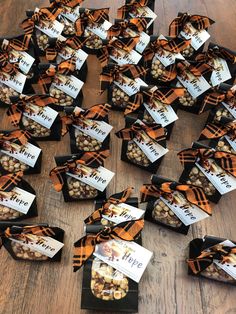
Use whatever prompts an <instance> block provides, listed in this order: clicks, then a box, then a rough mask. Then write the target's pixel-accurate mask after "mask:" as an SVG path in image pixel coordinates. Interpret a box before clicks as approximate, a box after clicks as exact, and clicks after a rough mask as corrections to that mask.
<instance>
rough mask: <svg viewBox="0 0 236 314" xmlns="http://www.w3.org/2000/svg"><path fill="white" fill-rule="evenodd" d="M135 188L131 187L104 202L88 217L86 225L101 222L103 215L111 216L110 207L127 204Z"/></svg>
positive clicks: (85, 221)
mask: <svg viewBox="0 0 236 314" xmlns="http://www.w3.org/2000/svg"><path fill="white" fill-rule="evenodd" d="M132 190H133V188H132V187H129V188H127V189H125V190H124V191H122V192H120V193H116V194H113V195H111V196H110V197H109V198H108V199H107V200H106V201H104V203H103V205H102V207H101V208H99V209H97V210H95V211H94V212H93V213H92V214H91V215H90V216H88V217H87V218H86V219H85V220H84V223H85V224H87V225H92V224H94V223H95V222H96V221H100V220H101V219H102V215H106V214H110V213H111V210H110V209H109V207H110V206H111V205H118V204H121V203H125V202H126V200H127V199H128V198H129V197H130V194H131V193H132Z"/></svg>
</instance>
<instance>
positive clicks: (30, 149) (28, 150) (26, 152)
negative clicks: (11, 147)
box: [1, 143, 42, 168]
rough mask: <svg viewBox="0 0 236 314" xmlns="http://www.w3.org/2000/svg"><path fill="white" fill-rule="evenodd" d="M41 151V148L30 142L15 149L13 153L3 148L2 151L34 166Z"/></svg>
mask: <svg viewBox="0 0 236 314" xmlns="http://www.w3.org/2000/svg"><path fill="white" fill-rule="evenodd" d="M41 151H42V150H41V149H40V148H38V147H37V146H34V145H32V144H30V143H27V144H25V145H22V146H21V148H20V149H19V150H15V151H14V152H13V153H12V152H10V151H7V150H3V149H2V150H1V152H2V153H4V154H6V155H8V156H11V157H14V158H16V159H17V160H19V161H21V162H23V163H24V164H26V165H28V166H30V167H32V168H33V167H34V166H35V164H36V162H37V160H38V158H39V155H40V153H41Z"/></svg>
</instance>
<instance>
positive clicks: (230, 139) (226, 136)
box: [225, 135, 236, 151]
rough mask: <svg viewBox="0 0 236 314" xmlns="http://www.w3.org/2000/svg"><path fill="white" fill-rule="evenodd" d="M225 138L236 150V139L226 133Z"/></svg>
mask: <svg viewBox="0 0 236 314" xmlns="http://www.w3.org/2000/svg"><path fill="white" fill-rule="evenodd" d="M225 139H226V141H227V142H228V143H229V145H230V146H231V147H232V148H233V150H235V151H236V140H235V139H232V138H230V137H229V136H228V135H225Z"/></svg>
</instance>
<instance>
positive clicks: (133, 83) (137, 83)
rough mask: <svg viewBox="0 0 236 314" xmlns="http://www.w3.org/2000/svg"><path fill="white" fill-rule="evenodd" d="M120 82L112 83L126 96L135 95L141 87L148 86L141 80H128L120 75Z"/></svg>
mask: <svg viewBox="0 0 236 314" xmlns="http://www.w3.org/2000/svg"><path fill="white" fill-rule="evenodd" d="M120 76H121V80H119V81H114V84H115V85H117V86H118V87H119V88H120V89H122V90H123V91H124V92H125V93H126V94H127V95H128V96H132V95H134V94H137V93H138V92H139V91H140V87H141V86H148V85H147V84H146V83H145V82H144V81H143V80H142V79H141V78H139V77H138V78H136V79H130V78H129V77H127V76H125V75H123V74H120Z"/></svg>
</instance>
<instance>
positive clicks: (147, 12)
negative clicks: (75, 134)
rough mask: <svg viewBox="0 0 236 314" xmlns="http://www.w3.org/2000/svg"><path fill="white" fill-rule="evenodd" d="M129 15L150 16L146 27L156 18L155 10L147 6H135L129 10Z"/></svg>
mask: <svg viewBox="0 0 236 314" xmlns="http://www.w3.org/2000/svg"><path fill="white" fill-rule="evenodd" d="M129 15H130V16H131V17H144V18H150V21H149V22H148V24H147V28H148V27H149V26H150V25H152V23H153V22H154V21H155V19H156V18H157V15H156V13H155V12H153V11H152V10H151V9H150V8H149V7H136V8H135V9H134V10H133V11H132V12H129Z"/></svg>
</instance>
